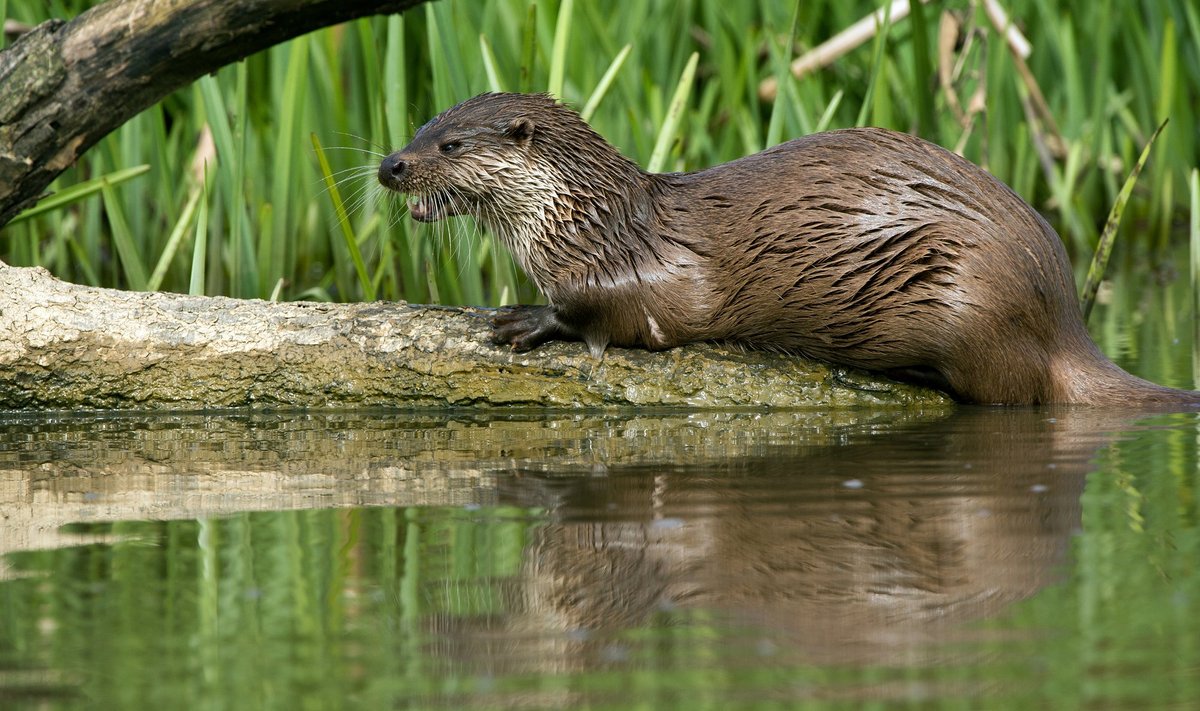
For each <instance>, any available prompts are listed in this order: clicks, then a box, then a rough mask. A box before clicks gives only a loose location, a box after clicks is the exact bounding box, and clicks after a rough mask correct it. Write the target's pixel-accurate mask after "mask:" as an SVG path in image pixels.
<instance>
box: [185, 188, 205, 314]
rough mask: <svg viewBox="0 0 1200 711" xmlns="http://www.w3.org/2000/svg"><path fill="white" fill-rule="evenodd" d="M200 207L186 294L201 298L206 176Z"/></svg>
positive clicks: (201, 191)
mask: <svg viewBox="0 0 1200 711" xmlns="http://www.w3.org/2000/svg"><path fill="white" fill-rule="evenodd" d="M206 172H207V171H206ZM200 195H201V199H200V206H199V211H198V214H197V215H196V238H195V239H194V240H193V241H192V269H191V276H190V278H189V280H188V293H189V294H191V295H192V296H203V295H204V290H205V284H206V283H207V266H208V176H207V175H205V176H204V181H203V183H202V184H201V188H200Z"/></svg>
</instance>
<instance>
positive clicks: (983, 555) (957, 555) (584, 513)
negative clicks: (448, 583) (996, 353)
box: [436, 409, 1127, 669]
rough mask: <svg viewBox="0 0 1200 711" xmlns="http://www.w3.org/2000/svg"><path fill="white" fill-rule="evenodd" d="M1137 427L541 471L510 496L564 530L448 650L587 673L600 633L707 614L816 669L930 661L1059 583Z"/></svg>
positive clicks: (456, 624)
mask: <svg viewBox="0 0 1200 711" xmlns="http://www.w3.org/2000/svg"><path fill="white" fill-rule="evenodd" d="M1121 427H1127V424H1126V423H1124V422H1122V421H1120V420H1119V419H1117V418H1111V417H1104V416H1103V415H1102V413H1099V412H1097V411H1088V410H1084V411H1078V410H1076V411H1067V412H1061V413H1056V414H1055V416H1054V417H1051V416H1050V415H1048V414H1047V413H1046V412H1038V411H1030V410H1018V411H996V410H981V409H960V410H959V411H956V412H954V413H953V414H952V415H951V416H950V417H949V418H948V419H945V420H938V421H934V422H925V423H917V424H911V425H903V426H899V427H896V428H894V429H882V431H880V428H871V429H870V431H864V432H860V433H858V434H857V435H848V436H847V439H848V443H846V444H842V445H836V444H831V445H828V446H817V447H800V448H793V447H787V446H780V447H777V448H769V447H764V448H762V452H761V454H760V456H756V457H752V458H745V459H738V460H733V461H729V462H719V461H718V462H713V463H712V464H711V465H709V466H697V465H688V466H685V467H679V468H675V469H673V468H671V467H663V466H659V467H655V468H652V469H641V468H637V467H625V468H618V467H614V468H610V469H609V470H608V471H607V472H605V473H604V474H603V475H600V476H596V475H595V474H593V473H590V472H585V473H581V475H580V476H579V477H568V478H563V477H557V476H556V477H554V478H548V477H542V476H538V475H537V473H536V472H534V471H531V470H528V469H526V470H524V471H522V472H520V473H517V474H514V475H513V476H511V477H509V478H507V479H506V480H502V485H503V486H504V487H505V490H506V491H507V495H506V498H507V499H508V500H511V501H514V502H516V503H519V504H521V505H535V506H544V507H546V508H548V510H549V511H550V514H549V517H550V521H549V523H548V524H547V525H545V526H544V527H542V528H541V529H539V530H538V532H537V533H536V535H535V537H534V539H533V540H532V541H531V542H530V543H529V544H528V545H527V546H526V549H525V551H524V555H523V558H524V566H523V569H522V571H521V574H520V579H519V580H513V581H511V585H510V587H509V588H508V590H509V596H510V597H509V599H508V608H507V610H506V611H505V612H504V613H503V614H500V615H496V616H493V617H489V618H486V619H482V618H481V619H476V620H474V621H464V620H461V619H451V618H442V619H440V620H438V623H437V625H436V626H437V627H438V635H436V637H437V639H438V640H439V642H438V644H439V645H441V647H440V649H441V653H442V654H443V655H446V656H448V657H449V658H454V659H463V658H470V659H474V660H476V661H477V662H480V663H485V664H488V665H499V666H501V667H504V666H506V665H511V666H514V667H522V666H524V665H528V666H531V667H534V668H538V669H544V668H545V667H547V666H548V667H552V668H561V669H583V668H590V667H591V666H593V665H595V664H599V663H601V662H602V660H603V655H604V654H605V649H606V648H607V646H608V644H609V641H610V640H611V638H605V635H602V634H597V632H599V631H604V630H609V631H619V630H625V629H629V628H638V627H642V626H646V625H652V624H653V620H654V619H655V615H656V614H659V613H660V612H662V611H663V610H680V611H686V610H699V611H703V614H704V619H708V620H724V621H726V623H731V624H734V625H736V626H737V628H739V629H750V630H759V634H765V635H769V636H771V637H772V638H774V639H775V640H776V641H777V642H780V648H784V649H787V650H788V653H789V654H794V655H796V656H798V657H800V658H801V659H806V660H809V661H813V660H820V661H822V662H823V663H837V662H841V661H845V662H847V663H874V662H882V661H885V660H887V659H889V658H894V657H893V655H895V654H897V653H898V651H901V650H902V652H903V654H901V657H902V658H916V657H904V655H913V654H916V655H918V656H919V654H920V653H933V652H932V651H931V650H932V649H933V647H931V646H929V645H925V644H924V643H925V642H928V641H930V640H934V639H944V638H945V637H946V636H947V635H950V634H955V633H956V630H957V629H958V628H959V626H960V625H962V623H964V622H967V621H970V620H976V619H980V618H986V617H988V616H991V615H994V614H996V613H997V612H998V611H1000V610H1002V609H1004V608H1005V607H1006V606H1007V605H1009V604H1010V603H1012V602H1013V601H1016V600H1020V599H1023V598H1026V597H1028V596H1030V595H1032V594H1033V593H1035V592H1036V591H1037V590H1039V589H1040V588H1042V587H1043V586H1045V585H1046V584H1048V583H1049V582H1050V581H1052V580H1054V579H1055V578H1056V576H1057V575H1058V574H1059V572H1060V566H1061V564H1062V563H1063V561H1064V555H1065V553H1066V551H1067V549H1068V545H1069V540H1070V536H1071V534H1072V532H1074V531H1075V530H1077V528H1078V527H1079V525H1080V509H1079V497H1080V493H1081V491H1082V488H1083V481H1084V476H1085V473H1086V472H1087V470H1088V462H1089V461H1090V459H1091V458H1092V457H1093V456H1094V455H1095V452H1096V450H1097V449H1098V448H1099V447H1101V446H1103V445H1104V444H1106V443H1107V442H1108V441H1109V440H1110V438H1111V436H1110V435H1108V434H1106V433H1107V432H1109V431H1111V430H1113V429H1117V428H1121ZM484 630H487V631H488V633H487V634H483V632H484ZM579 631H583V632H584V634H578V632H579ZM481 645H488V646H486V647H485V646H481ZM485 648H486V650H487V651H488V652H489V653H488V654H486V655H483V654H482V651H483V650H484V649H485Z"/></svg>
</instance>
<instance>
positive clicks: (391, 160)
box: [379, 153, 408, 185]
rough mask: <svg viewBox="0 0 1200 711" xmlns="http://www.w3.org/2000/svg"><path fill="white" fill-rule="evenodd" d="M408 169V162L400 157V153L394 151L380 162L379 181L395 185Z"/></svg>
mask: <svg viewBox="0 0 1200 711" xmlns="http://www.w3.org/2000/svg"><path fill="white" fill-rule="evenodd" d="M407 171H408V163H405V162H404V161H403V160H401V159H400V154H399V153H393V154H391V155H390V156H388V157H387V158H384V159H383V162H382V163H380V164H379V182H381V183H383V184H384V185H395V184H396V183H398V182H399V181H400V179H401V178H403V177H404V173H405V172H407Z"/></svg>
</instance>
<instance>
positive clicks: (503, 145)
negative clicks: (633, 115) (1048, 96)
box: [378, 94, 1200, 406]
mask: <svg viewBox="0 0 1200 711" xmlns="http://www.w3.org/2000/svg"><path fill="white" fill-rule="evenodd" d="M378 175H379V181H380V183H382V184H383V186H384V187H386V188H389V189H391V190H395V191H398V192H401V193H406V194H408V195H409V196H410V198H409V203H408V204H409V210H410V214H411V215H412V217H413V219H416V220H419V221H422V222H434V221H437V220H441V219H443V218H446V217H451V216H454V215H472V216H474V217H475V218H477V219H478V220H480V221H481V222H482V223H483V224H484V225H486V226H487V228H488V229H489V230H490V231H491V232H493V233H494V234H495V235H497V236H498V237H499V239H500V240H502V241H503V242H504V244H505V245H506V246H507V247H508V249H509V250H511V251H512V253H513V256H514V257H515V258H516V260H517V262H518V263H519V264H520V265H521V267H522V268H523V269H524V270H525V272H526V273H527V274H528V275H529V277H530V278H531V279H532V280H533V281H534V283H536V284H537V286H538V288H539V289H540V290H541V291H542V293H543V294H545V295H546V297H547V298H548V299H549V301H550V304H549V305H547V306H521V307H516V308H513V309H509V310H506V311H502V312H501V313H500V314H499V315H498V316H497V317H496V321H495V328H494V340H495V341H496V342H497V343H504V344H510V345H511V346H512V347H513V348H515V349H517V350H528V349H530V348H534V347H536V346H538V345H540V344H542V343H545V342H547V341H550V340H554V339H566V340H582V341H586V342H587V344H588V345H589V346H590V347H591V349H592V351H593V353H595V354H596V355H597V356H599V355H600V354H601V353H602V352H603V351H604V349H605V347H606V346H608V345H618V346H640V347H645V348H652V349H662V348H671V347H673V346H677V345H681V344H684V343H690V342H695V341H705V340H716V341H730V342H734V343H739V344H743V345H746V346H750V347H753V348H763V349H770V350H776V351H780V352H784V353H792V354H797V355H804V356H808V357H812V358H816V359H819V360H823V361H827V362H830V363H836V364H839V365H846V366H852V367H856V368H863V369H866V370H872V371H878V372H883V373H887V374H889V375H892V376H894V377H898V378H901V379H907V380H914V381H918V382H920V383H924V384H927V385H932V386H933V387H937V388H940V389H942V390H945V391H947V392H948V393H950V394H951V395H953V396H955V397H956V398H958V399H960V400H963V401H966V402H974V403H985V404H990V403H1008V404H1036V403H1077V404H1103V405H1114V404H1116V405H1127V404H1130V403H1151V402H1158V403H1174V404H1176V405H1177V406H1178V405H1185V404H1186V405H1195V404H1198V403H1200V395H1198V394H1197V393H1192V392H1185V391H1181V390H1173V389H1171V388H1164V387H1160V386H1158V385H1154V384H1152V383H1149V382H1146V381H1145V380H1141V379H1139V378H1135V377H1134V376H1132V375H1129V374H1128V373H1126V372H1125V371H1123V370H1121V369H1120V368H1118V367H1117V366H1116V365H1114V364H1113V363H1111V362H1110V361H1109V360H1108V359H1107V358H1105V357H1104V355H1103V354H1102V353H1101V352H1100V350H1099V349H1098V348H1097V347H1096V345H1095V344H1094V343H1093V342H1092V340H1091V339H1090V338H1089V336H1088V333H1087V330H1086V329H1085V328H1084V324H1083V320H1082V318H1081V317H1080V311H1079V302H1078V299H1077V297H1076V294H1075V284H1074V281H1073V279H1072V275H1071V269H1070V263H1069V261H1068V258H1067V254H1066V251H1065V250H1064V249H1063V245H1062V241H1061V240H1060V239H1059V237H1058V235H1057V234H1055V232H1054V230H1053V229H1052V228H1051V227H1050V225H1049V224H1047V223H1046V221H1045V220H1044V219H1042V217H1041V216H1040V215H1038V214H1037V212H1036V211H1034V210H1033V208H1031V207H1030V206H1029V205H1028V204H1026V203H1025V202H1024V201H1023V200H1022V199H1021V198H1020V197H1018V196H1017V195H1016V193H1014V192H1013V191H1012V190H1010V189H1009V188H1008V187H1007V186H1005V185H1004V184H1003V183H1001V182H1000V181H998V180H996V179H995V178H994V177H992V176H991V175H989V174H988V173H987V172H986V171H984V170H983V169H981V168H979V167H978V166H975V165H973V164H971V163H969V162H967V161H965V160H963V159H962V158H960V157H958V156H956V155H954V154H953V153H950V152H949V151H946V150H944V149H942V148H940V147H938V146H935V145H933V144H931V143H927V142H925V141H922V140H920V139H918V138H914V137H912V136H908V135H905V134H902V133H895V132H893V131H885V130H882V129H872V128H865V129H850V130H843V131H831V132H828V133H819V134H815V135H812V136H807V137H804V138H799V139H796V140H792V141H788V142H786V143H782V144H780V145H778V146H775V147H773V148H769V149H767V150H765V151H763V152H761V153H757V154H755V155H752V156H748V157H746V158H742V159H740V160H735V161H733V162H730V163H725V164H723V165H718V166H716V167H713V168H709V169H707V170H702V171H698V172H694V173H670V174H652V173H646V172H645V171H643V170H641V169H640V168H639V167H638V166H637V165H636V164H635V163H633V162H632V161H630V160H629V159H627V158H625V157H624V156H622V155H621V154H620V153H619V152H618V151H617V150H616V149H615V148H613V147H612V146H611V145H609V144H608V143H607V142H606V141H605V140H604V139H603V138H601V137H600V136H599V135H598V134H597V133H595V132H594V131H593V130H592V129H591V127H589V126H588V125H587V123H585V122H584V121H583V119H582V118H580V116H579V115H578V114H577V113H575V112H574V111H572V110H571V109H569V108H567V107H565V106H563V105H561V104H559V103H557V102H556V101H554V100H553V99H552V98H550V97H548V96H545V95H533V94H484V95H482V96H477V97H475V98H473V99H469V100H468V101H465V102H463V103H461V104H459V105H458V106H455V107H453V108H451V109H449V110H447V111H445V112H443V113H442V114H440V115H439V116H437V117H436V118H434V119H433V120H431V121H430V122H429V123H427V124H425V126H424V127H422V128H421V129H420V130H419V131H418V132H417V134H416V136H414V138H413V140H412V142H411V143H410V144H409V145H408V146H406V147H405V148H404V149H403V150H400V151H397V152H396V153H393V154H392V155H390V156H388V157H387V158H386V159H384V161H383V162H382V164H381V165H380V166H379V171H378Z"/></svg>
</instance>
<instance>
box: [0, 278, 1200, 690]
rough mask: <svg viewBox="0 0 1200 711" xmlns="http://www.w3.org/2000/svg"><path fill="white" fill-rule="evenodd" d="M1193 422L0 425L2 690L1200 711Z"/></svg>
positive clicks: (1153, 331) (767, 419)
mask: <svg viewBox="0 0 1200 711" xmlns="http://www.w3.org/2000/svg"><path fill="white" fill-rule="evenodd" d="M1112 300H1113V304H1114V305H1113V306H1112V307H1101V308H1100V309H1099V310H1098V311H1097V314H1096V315H1095V318H1096V323H1095V324H1094V332H1095V333H1096V334H1097V335H1098V337H1100V338H1101V341H1102V345H1103V346H1104V347H1105V349H1106V350H1107V351H1108V352H1110V353H1114V354H1116V356H1117V357H1118V359H1119V360H1120V362H1121V363H1122V364H1123V365H1125V366H1126V367H1128V368H1130V369H1131V370H1134V371H1135V372H1138V373H1139V374H1142V375H1145V376H1147V377H1151V378H1152V379H1154V380H1156V381H1158V382H1164V383H1168V384H1172V385H1175V386H1188V385H1190V377H1191V376H1190V372H1189V370H1190V364H1191V353H1190V348H1189V347H1188V346H1187V345H1186V344H1187V343H1189V342H1190V331H1191V325H1190V322H1189V321H1187V320H1186V319H1188V318H1190V316H1189V315H1187V314H1186V313H1185V311H1184V310H1182V309H1179V308H1177V307H1175V304H1178V303H1186V300H1185V299H1184V298H1183V297H1182V296H1181V295H1180V292H1179V290H1178V288H1174V287H1173V288H1172V289H1165V290H1164V289H1159V288H1157V287H1154V288H1148V289H1145V290H1138V291H1132V292H1116V293H1114V295H1113V297H1112ZM1197 417H1198V416H1197V414H1193V413H1184V414H1156V413H1139V412H1133V411H1113V410H1103V411H1095V410H1087V409H1069V408H1068V409H1036V408H969V407H960V408H946V409H936V410H929V411H918V412H887V411H877V412H871V411H844V410H842V411H817V412H811V413H779V412H776V413H751V412H743V413H680V412H659V413H610V414H600V413H582V414H579V413H565V414H563V413H560V414H557V415H554V414H538V413H501V414H500V415H493V416H491V417H487V416H483V415H472V414H470V413H454V414H445V413H443V414H436V413H427V414H419V413H395V412H393V413H385V412H358V413H316V414H311V413H310V414H275V415H270V414H255V415H247V414H240V415H239V414H227V415H207V416H206V415H135V414H126V415H107V416H62V415H55V414H46V415H0V708H4V709H10V708H36V709H59V708H63V709H67V708H70V709H75V708H99V709H146V708H195V709H241V708H246V709H272V708H278V709H326V708H329V709H342V708H369V709H378V708H420V709H437V708H445V709H457V708H464V707H472V708H515V709H563V708H595V709H628V708H643V709H672V708H680V709H704V708H711V709H732V708H774V709H782V708H797V707H802V708H811V709H834V708H846V709H857V708H863V707H869V708H956V709H958V708H978V707H987V708H1022V709H1025V708H1047V709H1070V708H1130V709H1145V708H1179V709H1190V708H1196V707H1197V706H1198V705H1200V524H1198V520H1200V504H1198V502H1197V493H1198V490H1200V475H1198V473H1197V472H1198V467H1197V443H1198V442H1200V421H1198V419H1197Z"/></svg>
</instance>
